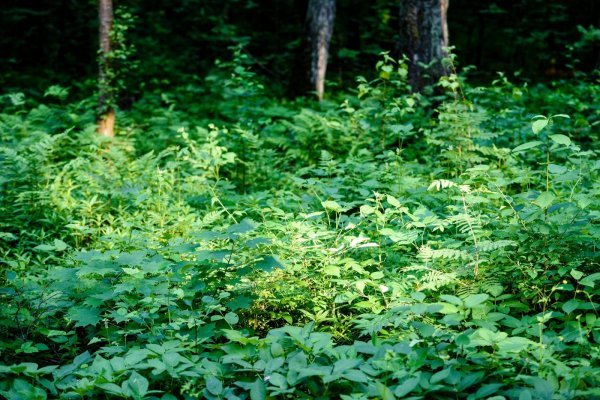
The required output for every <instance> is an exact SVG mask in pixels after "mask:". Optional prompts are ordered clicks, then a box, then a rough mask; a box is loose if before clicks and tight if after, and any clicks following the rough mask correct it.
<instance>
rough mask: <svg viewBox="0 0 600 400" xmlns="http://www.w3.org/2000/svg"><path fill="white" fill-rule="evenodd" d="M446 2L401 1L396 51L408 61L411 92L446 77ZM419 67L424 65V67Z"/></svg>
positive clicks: (425, 0)
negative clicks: (397, 47)
mask: <svg viewBox="0 0 600 400" xmlns="http://www.w3.org/2000/svg"><path fill="white" fill-rule="evenodd" d="M448 5H449V0H402V2H401V5H400V23H401V29H400V30H401V35H400V36H401V43H400V49H401V50H402V52H403V53H404V54H405V55H406V56H407V57H408V59H409V74H408V80H409V83H410V85H411V87H412V89H413V91H417V92H418V91H421V90H422V89H423V87H424V86H426V85H428V84H432V83H435V82H437V81H438V79H439V78H440V77H441V76H443V75H447V74H448V71H447V68H446V67H445V66H444V65H443V64H442V59H443V58H444V57H446V56H447V52H446V47H448V23H447V13H448ZM422 65H426V66H428V67H427V68H424V67H423V66H422Z"/></svg>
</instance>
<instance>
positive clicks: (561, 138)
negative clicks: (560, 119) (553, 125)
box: [550, 134, 571, 146]
mask: <svg viewBox="0 0 600 400" xmlns="http://www.w3.org/2000/svg"><path fill="white" fill-rule="evenodd" d="M550 139H551V140H552V141H553V142H554V143H557V144H562V145H565V146H568V145H570V144H571V139H569V137H568V136H565V135H560V134H557V135H550Z"/></svg>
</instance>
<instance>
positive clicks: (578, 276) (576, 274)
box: [571, 269, 583, 280]
mask: <svg viewBox="0 0 600 400" xmlns="http://www.w3.org/2000/svg"><path fill="white" fill-rule="evenodd" d="M571 276H572V277H573V278H575V279H576V280H580V279H581V278H582V277H583V272H581V271H577V270H576V269H572V270H571Z"/></svg>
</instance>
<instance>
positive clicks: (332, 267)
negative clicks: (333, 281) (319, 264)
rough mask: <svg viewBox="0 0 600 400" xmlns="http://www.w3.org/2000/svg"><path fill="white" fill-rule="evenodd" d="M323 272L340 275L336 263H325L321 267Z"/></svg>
mask: <svg viewBox="0 0 600 400" xmlns="http://www.w3.org/2000/svg"><path fill="white" fill-rule="evenodd" d="M323 273H324V274H325V275H329V276H337V277H339V276H340V267H338V266H336V265H327V266H326V267H324V268H323Z"/></svg>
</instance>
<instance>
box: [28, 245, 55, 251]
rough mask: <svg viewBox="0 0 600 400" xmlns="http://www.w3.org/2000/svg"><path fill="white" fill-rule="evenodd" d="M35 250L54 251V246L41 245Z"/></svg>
mask: <svg viewBox="0 0 600 400" xmlns="http://www.w3.org/2000/svg"><path fill="white" fill-rule="evenodd" d="M33 249H34V250H37V251H53V250H54V246H52V245H50V244H40V245H39V246H35V247H34V248H33Z"/></svg>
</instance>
